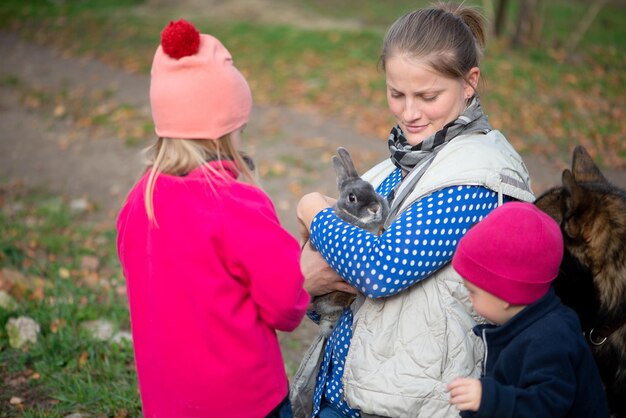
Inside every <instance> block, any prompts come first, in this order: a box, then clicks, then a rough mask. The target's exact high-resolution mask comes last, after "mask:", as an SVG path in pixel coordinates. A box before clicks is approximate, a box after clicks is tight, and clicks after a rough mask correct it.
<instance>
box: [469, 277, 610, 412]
mask: <svg viewBox="0 0 626 418" xmlns="http://www.w3.org/2000/svg"><path fill="white" fill-rule="evenodd" d="M474 332H475V333H476V334H477V335H478V336H480V337H482V339H483V342H484V344H485V358H484V363H483V377H481V379H480V381H481V383H482V397H481V400H480V409H479V410H478V411H477V412H470V411H465V412H462V413H461V416H462V417H475V418H479V417H495V418H509V417H533V418H540V417H546V418H559V417H580V418H595V417H598V418H607V417H608V416H609V412H608V406H607V402H606V395H605V393H604V389H603V386H602V381H601V380H600V374H599V372H598V369H597V367H596V364H595V362H594V360H593V357H592V355H591V350H590V349H589V347H588V346H587V343H586V342H585V340H584V338H583V333H582V330H581V327H580V323H579V321H578V317H577V316H576V314H575V313H574V311H572V310H571V309H570V308H568V307H566V306H564V305H563V304H562V303H561V301H560V299H559V298H558V297H557V296H556V294H555V293H554V291H553V290H552V289H550V291H549V292H548V293H547V294H546V295H545V296H544V297H542V298H541V299H539V300H538V301H536V302H535V303H533V304H531V305H528V306H527V307H526V308H524V310H522V311H521V312H520V313H518V314H517V315H515V316H514V317H513V318H511V319H510V320H509V321H507V322H506V323H505V324H503V325H501V326H494V325H478V326H476V327H475V328H474Z"/></svg>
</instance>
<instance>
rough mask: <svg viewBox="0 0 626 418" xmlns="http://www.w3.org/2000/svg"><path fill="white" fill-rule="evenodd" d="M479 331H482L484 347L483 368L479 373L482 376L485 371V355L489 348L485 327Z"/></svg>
mask: <svg viewBox="0 0 626 418" xmlns="http://www.w3.org/2000/svg"><path fill="white" fill-rule="evenodd" d="M481 331H482V338H483V346H484V347H485V354H484V356H483V370H482V372H481V373H480V374H481V377H482V376H485V373H486V372H487V355H488V354H489V348H488V346H487V335H485V331H486V329H485V328H483V329H482V330H481Z"/></svg>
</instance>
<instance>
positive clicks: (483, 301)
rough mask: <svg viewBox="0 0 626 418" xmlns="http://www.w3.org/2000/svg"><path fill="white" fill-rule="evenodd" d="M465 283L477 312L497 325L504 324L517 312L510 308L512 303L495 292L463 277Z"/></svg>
mask: <svg viewBox="0 0 626 418" xmlns="http://www.w3.org/2000/svg"><path fill="white" fill-rule="evenodd" d="M463 284H464V285H465V287H466V288H467V291H468V292H469V299H470V301H471V302H472V305H474V309H475V310H476V312H477V313H478V314H479V315H480V316H482V317H483V318H485V319H487V320H488V321H490V322H492V323H494V324H496V325H502V324H504V323H505V322H506V321H508V320H509V319H511V318H512V317H513V316H514V315H515V313H517V312H516V311H514V310H511V309H510V307H511V304H509V303H508V302H506V301H504V300H502V299H500V298H499V297H497V296H495V295H494V294H492V293H489V292H487V291H485V290H483V289H481V288H479V287H477V286H475V285H473V284H472V283H470V282H468V281H467V280H465V279H463Z"/></svg>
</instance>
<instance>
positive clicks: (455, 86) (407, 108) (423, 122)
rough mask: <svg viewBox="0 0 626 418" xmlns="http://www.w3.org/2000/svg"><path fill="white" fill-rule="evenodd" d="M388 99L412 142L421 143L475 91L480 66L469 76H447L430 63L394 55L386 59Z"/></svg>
mask: <svg viewBox="0 0 626 418" xmlns="http://www.w3.org/2000/svg"><path fill="white" fill-rule="evenodd" d="M385 73H386V78H387V103H388V104H389V109H390V110H391V113H393V115H394V116H395V117H396V119H397V120H398V123H399V124H400V127H401V128H402V132H404V136H405V137H406V139H407V141H408V142H409V144H411V145H417V144H419V143H421V142H422V141H424V140H425V139H426V138H428V137H429V136H431V135H433V134H434V133H435V132H437V131H438V130H440V129H441V128H443V126H444V125H445V124H447V123H449V122H452V121H453V120H455V119H456V118H457V117H458V116H459V115H460V114H461V113H462V112H463V110H465V106H466V103H467V100H468V99H469V98H470V97H472V96H473V95H474V87H472V86H476V85H477V84H478V78H479V77H480V70H479V69H478V68H477V67H474V68H472V69H471V70H470V71H469V73H468V80H469V81H470V83H471V84H469V83H467V82H466V81H465V80H457V79H452V78H447V77H444V76H443V75H442V74H440V73H438V72H436V71H435V70H434V69H433V68H432V67H430V66H429V65H428V64H426V63H424V62H422V61H419V60H415V59H411V58H408V57H406V56H404V55H393V56H392V57H391V58H389V59H388V60H387V62H386V63H385Z"/></svg>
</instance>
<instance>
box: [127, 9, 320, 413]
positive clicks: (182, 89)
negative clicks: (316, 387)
mask: <svg viewBox="0 0 626 418" xmlns="http://www.w3.org/2000/svg"><path fill="white" fill-rule="evenodd" d="M150 101H151V106H152V115H153V119H154V123H155V127H156V133H157V135H158V137H159V139H158V141H157V142H156V144H155V145H154V147H153V151H154V155H153V158H152V161H151V162H150V165H149V166H148V169H147V170H146V173H145V174H144V176H143V177H142V178H141V179H140V180H139V182H138V183H137V184H136V185H135V186H134V187H133V189H132V190H131V191H130V193H129V195H128V197H127V200H126V202H125V204H124V206H123V208H122V210H121V212H120V214H119V217H118V220H117V229H118V234H119V235H118V254H119V258H120V262H121V264H122V268H123V272H124V276H125V277H126V280H127V288H128V299H129V305H130V316H131V325H132V333H133V342H134V350H135V360H136V364H137V375H138V378H139V388H140V392H141V399H142V405H143V412H144V415H145V416H146V417H168V418H169V417H182V416H185V417H226V416H228V417H264V416H276V417H279V416H280V417H288V416H290V415H291V407H290V404H289V401H288V398H287V392H288V383H287V377H286V373H285V369H284V364H283V358H282V355H281V352H280V347H279V345H278V340H277V337H276V333H275V330H276V329H278V330H283V331H292V330H293V329H295V328H296V327H297V326H298V324H299V323H300V321H301V319H302V317H303V316H304V313H305V311H306V306H307V304H308V301H309V296H308V294H307V292H306V291H304V289H303V288H302V284H303V280H304V279H303V276H302V273H301V271H300V267H299V264H298V257H299V245H298V243H297V241H296V240H295V239H294V238H293V237H292V236H291V235H289V234H288V233H287V232H286V231H285V230H284V229H283V228H282V227H281V226H280V224H279V221H278V218H277V215H276V212H275V210H274V207H273V205H272V203H271V201H270V200H269V198H268V196H267V195H266V194H265V193H264V192H263V191H261V190H260V189H259V188H258V187H256V186H255V185H254V184H248V183H254V180H253V177H252V174H251V172H250V169H249V168H248V167H247V166H246V163H245V162H244V160H243V158H242V157H241V156H240V154H239V153H238V151H237V149H238V147H239V143H240V141H241V131H242V130H243V127H244V125H245V124H246V122H247V121H248V118H249V115H250V111H251V107H252V98H251V93H250V89H249V87H248V84H247V82H246V81H245V79H244V78H243V76H242V75H241V74H240V73H239V71H238V70H237V69H236V68H235V66H234V65H233V62H232V58H231V56H230V54H229V52H228V51H227V50H226V48H225V47H224V46H223V45H222V44H221V43H220V42H219V41H218V40H217V39H215V38H214V37H212V36H210V35H204V34H203V35H200V34H199V32H198V31H197V30H196V29H195V27H193V26H192V25H191V24H190V23H188V22H185V21H177V22H172V23H170V24H169V25H168V26H167V27H166V28H165V29H164V30H163V32H162V34H161V45H160V46H159V48H158V49H157V51H156V54H155V56H154V61H153V63H152V73H151V85H150ZM239 177H242V178H243V179H244V180H246V181H247V182H248V183H244V182H241V181H239V180H238V178H239Z"/></svg>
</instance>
